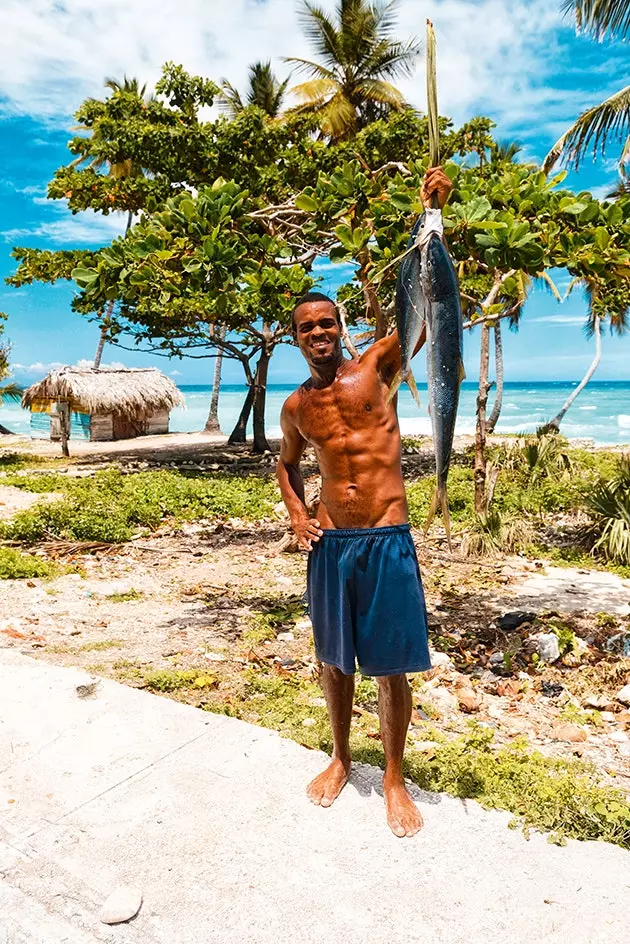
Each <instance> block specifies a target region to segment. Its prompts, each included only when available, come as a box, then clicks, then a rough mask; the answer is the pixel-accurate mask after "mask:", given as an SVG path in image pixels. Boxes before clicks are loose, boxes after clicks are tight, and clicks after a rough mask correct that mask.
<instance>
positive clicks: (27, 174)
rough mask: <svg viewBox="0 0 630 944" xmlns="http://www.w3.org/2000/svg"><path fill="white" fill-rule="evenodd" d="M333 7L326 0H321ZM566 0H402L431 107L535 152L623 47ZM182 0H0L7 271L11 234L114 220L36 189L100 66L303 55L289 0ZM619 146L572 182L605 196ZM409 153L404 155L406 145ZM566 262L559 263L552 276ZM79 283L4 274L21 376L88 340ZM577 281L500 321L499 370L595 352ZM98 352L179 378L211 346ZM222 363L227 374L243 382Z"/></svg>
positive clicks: (281, 360) (236, 67)
mask: <svg viewBox="0 0 630 944" xmlns="http://www.w3.org/2000/svg"><path fill="white" fill-rule="evenodd" d="M322 5H323V6H325V7H328V8H331V7H332V6H333V3H332V2H330V0H325V2H324V3H323V4H322ZM559 6H560V0H432V2H426V3H425V2H422V3H421V2H419V0H401V3H400V5H399V7H400V17H399V22H400V27H399V31H398V32H399V35H400V36H401V37H405V36H408V35H412V34H414V33H415V34H419V33H420V34H421V33H422V31H423V24H424V21H425V18H426V16H429V17H431V19H432V20H433V22H434V24H435V27H436V32H437V37H438V72H439V75H438V81H439V98H440V108H441V111H442V113H443V114H448V115H450V116H451V117H452V118H453V119H454V120H455V121H456V122H462V121H464V120H466V119H467V118H470V117H472V116H474V115H476V114H486V115H489V116H490V117H492V118H493V119H494V120H495V121H496V123H497V126H498V128H497V134H498V136H499V137H500V138H504V139H508V140H513V139H518V140H519V141H521V142H522V143H523V145H524V149H525V150H524V154H525V156H526V157H527V158H531V159H538V160H539V159H541V158H542V157H543V156H544V154H545V153H546V152H547V150H548V149H549V148H550V146H551V145H552V144H553V143H554V141H555V140H556V139H557V138H558V137H559V135H560V134H561V133H562V131H563V130H565V128H566V127H567V126H568V124H569V123H570V122H571V120H572V119H573V118H575V116H576V115H577V114H578V113H579V112H580V111H581V110H583V109H584V108H585V107H587V106H588V105H589V104H594V103H596V102H598V101H601V99H602V98H604V97H605V96H606V95H608V94H610V93H612V92H613V91H615V90H616V89H618V88H619V87H620V86H621V85H623V84H624V76H625V75H627V72H628V50H627V47H624V46H623V45H622V44H612V45H611V44H609V43H604V44H597V43H595V42H593V41H592V40H590V39H587V38H584V37H580V36H576V35H575V31H574V30H573V28H572V27H571V24H570V23H569V22H568V21H566V20H563V19H562V18H561V16H560V14H559V10H558V8H559ZM216 7H217V5H216V4H208V3H207V2H205V0H181V2H179V3H178V15H177V17H176V18H174V17H173V7H172V4H170V3H168V2H167V0H134V2H133V3H122V2H121V0H100V2H99V3H96V0H65V2H63V3H61V2H60V3H55V4H47V3H42V2H41V0H5V3H3V27H4V29H3V35H2V36H1V37H0V89H2V92H1V93H0V278H4V277H5V276H6V275H8V274H9V273H10V272H11V271H12V270H13V268H14V263H13V260H12V259H11V258H10V257H9V253H10V250H11V247H12V246H14V245H25V246H39V247H42V248H59V249H61V248H70V247H73V246H85V247H91V246H99V245H103V244H104V243H106V242H108V241H109V240H110V239H111V238H112V237H113V236H114V235H116V234H117V233H118V232H120V230H121V228H122V225H123V221H122V219H120V218H118V217H117V216H116V215H112V216H110V217H101V216H95V215H93V214H80V215H77V216H73V215H72V214H70V213H69V211H68V210H67V208H66V207H65V206H64V205H63V202H54V201H49V200H47V199H46V197H45V190H46V183H47V182H48V180H49V179H50V178H51V176H52V174H53V173H54V171H55V169H56V168H57V167H58V166H60V165H61V164H64V163H67V162H68V161H69V159H70V156H69V152H68V151H67V148H66V144H67V141H68V139H69V137H70V134H71V128H72V125H73V119H72V113H73V111H74V110H75V109H76V108H77V107H78V105H79V104H80V102H81V101H82V100H83V98H85V97H86V96H87V95H100V94H102V83H103V80H104V79H105V77H106V76H115V77H122V75H123V74H125V73H126V74H128V75H134V76H138V77H139V78H140V79H141V80H142V81H146V82H148V83H149V84H151V83H152V82H153V81H155V79H156V78H157V76H158V74H159V69H160V66H161V64H162V63H163V62H164V61H166V60H174V61H176V62H181V63H182V64H183V65H184V66H185V67H186V68H188V69H189V70H190V71H194V72H197V73H201V74H205V75H207V76H209V77H210V78H213V79H215V80H218V79H219V78H221V77H222V76H227V77H228V78H230V80H231V81H232V82H233V83H234V84H236V85H240V86H242V85H243V83H244V79H245V75H246V71H247V66H248V64H249V63H250V62H252V61H254V60H256V59H260V58H264V57H269V58H271V59H272V60H273V62H274V67H275V68H276V71H277V72H278V73H279V74H280V75H283V74H285V73H286V70H287V66H286V65H284V64H283V63H282V61H281V57H282V55H298V56H300V55H303V56H306V57H308V56H309V49H308V46H307V45H306V43H305V40H304V39H303V37H302V35H301V33H300V29H299V24H298V22H297V17H296V2H295V0H232V2H231V3H230V4H229V5H226V4H222V5H221V10H217V8H216ZM400 84H401V87H402V88H403V90H404V92H405V94H406V95H407V97H408V99H409V101H411V102H412V103H414V104H416V105H418V106H420V107H421V106H422V104H423V91H424V65H423V63H422V62H421V63H419V66H418V70H417V72H416V74H415V75H414V76H412V77H411V78H409V79H405V80H404V81H403V82H401V83H400ZM614 157H615V148H614V147H611V149H610V152H609V154H608V155H607V157H606V158H605V159H603V160H602V159H599V160H598V161H597V162H596V163H593V162H591V161H588V162H587V163H586V164H585V166H584V168H583V170H582V171H581V172H580V174H579V176H578V175H575V174H573V175H571V176H570V177H569V179H568V181H567V183H568V184H569V185H571V186H573V187H574V188H576V189H587V188H588V189H591V190H592V191H593V192H594V193H595V194H596V195H598V196H604V195H605V194H606V193H607V192H608V190H610V188H611V187H612V186H613V185H614V182H615V178H616V169H615V162H614ZM401 158H403V159H404V155H401ZM322 274H323V275H324V283H323V287H324V288H325V290H327V291H331V292H334V288H335V285H336V284H337V281H338V279H337V276H336V274H335V271H334V270H332V269H331V267H330V266H324V268H323V270H322ZM567 281H568V280H567V278H566V275H565V274H563V273H558V282H559V284H560V287H563V286H565V287H566V283H567ZM72 291H73V290H72V287H71V286H69V285H68V284H67V283H60V284H58V285H55V286H37V285H35V286H30V287H25V288H22V289H20V290H15V289H11V288H9V287H7V286H4V284H3V283H2V284H0V310H3V311H6V312H7V313H8V315H9V322H8V327H7V333H8V335H9V338H10V340H11V342H12V347H13V361H14V363H15V365H16V368H15V373H16V376H17V377H18V379H20V380H22V381H29V380H32V379H35V378H36V377H38V376H41V375H42V374H43V373H44V372H45V370H46V369H47V368H48V367H49V366H50V365H52V364H60V363H77V362H79V361H80V360H82V359H89V358H91V357H92V356H93V353H94V349H95V346H96V340H97V334H98V332H97V329H96V326H95V325H94V324H91V323H90V322H88V321H87V320H85V319H82V318H81V317H80V316H79V315H75V314H73V313H72V312H71V311H70V299H71V297H72ZM585 310H586V307H585V303H584V299H583V297H582V295H581V293H580V292H577V291H576V292H574V293H573V295H572V296H571V297H570V298H569V299H568V300H567V301H566V302H564V303H563V304H562V305H559V304H558V303H557V302H556V301H555V300H554V299H553V298H552V296H551V295H550V294H549V293H548V291H546V290H545V289H543V288H536V289H535V290H534V292H533V293H532V296H531V298H530V300H529V301H528V303H527V307H526V311H525V314H524V317H523V323H522V327H521V329H520V332H519V333H518V334H517V335H514V334H512V333H509V332H506V338H505V365H506V379H508V380H520V379H523V380H529V379H539V380H573V379H577V378H579V377H580V376H581V375H582V374H583V373H584V371H585V369H586V367H587V366H588V364H589V362H590V360H591V357H592V350H591V349H592V342H589V341H588V340H587V339H586V338H585V337H584V335H583V332H582V329H581V326H582V324H583V321H584V315H585ZM476 352H477V343H476V339H473V338H470V340H469V341H468V344H467V354H466V361H467V364H466V366H467V373H468V377H469V378H471V379H472V378H474V377H475V376H476V373H477V366H476V363H475V361H476ZM105 360H106V361H107V362H124V363H126V364H128V365H138V366H140V365H145V364H156V365H157V366H159V367H160V368H161V369H163V370H165V371H166V372H167V373H171V374H172V375H173V376H174V378H175V379H176V380H177V381H178V382H180V383H203V382H209V379H210V378H211V376H212V362H211V361H189V360H182V361H179V360H172V361H167V360H165V359H163V358H158V357H154V356H151V355H143V354H140V353H138V352H127V351H121V350H119V349H116V348H113V347H110V348H108V349H107V351H106V355H105ZM629 363H630V337H628V338H623V339H618V338H616V337H612V338H611V337H609V336H608V335H606V336H605V338H604V344H603V357H602V363H601V365H600V368H599V371H598V374H597V378H598V379H601V380H604V379H627V378H628V368H627V365H628V364H629ZM241 376H242V375H241V371H240V367H238V365H234V364H228V365H227V367H226V381H228V382H239V381H240V380H241ZM303 376H304V368H303V366H302V364H301V362H300V357H299V355H298V354H297V352H296V351H295V350H294V349H292V348H289V347H286V348H281V349H280V350H279V351H278V352H277V354H276V355H275V356H274V360H273V361H272V369H271V377H270V380H271V382H289V381H293V380H295V381H299V380H301V379H302V378H303Z"/></svg>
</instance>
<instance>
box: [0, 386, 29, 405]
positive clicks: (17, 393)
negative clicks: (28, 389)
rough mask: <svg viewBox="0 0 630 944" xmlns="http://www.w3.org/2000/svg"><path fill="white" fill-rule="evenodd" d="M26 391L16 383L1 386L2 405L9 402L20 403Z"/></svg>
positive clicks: (0, 398)
mask: <svg viewBox="0 0 630 944" xmlns="http://www.w3.org/2000/svg"><path fill="white" fill-rule="evenodd" d="M23 393H24V390H23V389H22V387H20V386H18V384H15V383H6V384H2V385H0V403H2V402H3V401H5V400H6V401H7V402H8V403H19V402H20V400H21V399H22V394H23Z"/></svg>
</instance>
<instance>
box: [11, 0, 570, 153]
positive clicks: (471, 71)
mask: <svg viewBox="0 0 630 944" xmlns="http://www.w3.org/2000/svg"><path fill="white" fill-rule="evenodd" d="M322 5H323V6H324V7H325V8H326V9H328V10H332V9H333V8H334V6H336V0H322ZM298 7H299V4H298V2H297V0H262V2H261V0H232V2H231V3H225V4H218V3H216V2H215V3H208V2H206V0H180V2H179V3H178V5H177V15H176V16H174V15H173V5H172V3H170V2H168V0H133V2H132V3H129V2H128V0H100V2H99V3H96V0H65V2H64V3H63V4H61V3H50V2H49V0H5V2H4V3H3V31H2V36H1V37H0V87H2V89H3V95H4V97H5V106H4V107H5V110H7V111H9V112H12V113H26V114H31V115H35V116H38V117H40V118H44V119H47V120H53V121H55V122H56V123H59V122H60V121H61V122H63V123H64V124H66V125H67V124H69V119H70V115H71V113H72V112H73V111H74V110H75V109H76V107H77V106H78V105H79V104H80V102H81V101H82V100H83V98H85V97H86V95H95V94H98V95H102V94H103V81H104V79H105V77H106V76H114V77H116V78H122V76H123V75H124V74H127V75H129V76H137V77H138V78H140V79H141V80H142V81H143V82H147V83H148V84H149V85H151V84H153V83H154V82H155V80H156V79H157V78H158V76H159V72H160V67H161V65H162V64H163V63H164V62H165V61H167V60H173V61H175V62H180V63H182V64H183V65H184V66H185V68H187V69H188V70H190V71H191V72H198V73H200V74H202V75H207V76H210V77H211V78H214V79H215V80H218V79H220V78H221V77H222V76H228V77H229V78H230V80H231V81H232V82H233V83H234V84H235V85H237V86H238V87H242V85H243V84H244V82H245V79H246V74H247V67H248V65H249V64H250V63H251V62H253V61H255V60H257V59H260V58H270V59H271V60H272V61H273V63H274V68H275V69H276V71H277V72H278V73H279V74H280V75H286V74H287V73H288V71H289V68H290V67H289V66H288V65H287V64H285V63H283V62H282V56H283V55H287V54H288V55H293V56H298V57H300V56H303V57H306V58H309V57H310V56H312V54H313V53H312V49H311V48H310V47H309V44H308V43H307V41H306V39H305V37H304V35H303V32H302V30H301V29H300V25H299V22H298ZM559 7H560V3H559V2H557V3H556V2H553V3H549V0H426V2H425V3H424V4H422V5H420V4H419V3H418V0H401V3H400V5H399V21H398V27H397V30H396V33H397V35H399V36H401V37H405V36H407V35H419V36H421V37H422V35H423V34H424V24H425V17H426V16H429V17H431V19H432V20H433V22H434V24H435V28H436V33H437V39H438V79H439V97H440V105H441V109H442V111H443V113H445V114H451V115H453V117H454V118H455V120H457V121H461V120H462V119H464V118H467V117H470V116H471V114H475V113H481V112H486V113H489V114H490V115H492V116H494V117H496V118H498V119H499V121H500V122H501V125H502V130H504V131H505V132H506V133H509V132H510V131H511V130H512V129H518V128H519V127H531V126H532V125H533V124H536V123H537V122H539V121H540V119H541V111H543V112H544V114H543V115H542V117H543V119H544V121H545V122H555V124H556V125H557V129H558V133H559V132H560V131H561V130H563V128H564V127H566V123H567V121H568V120H569V119H570V118H572V117H574V116H575V114H576V113H577V111H579V109H580V108H581V107H582V106H583V105H584V103H585V93H584V91H583V90H582V89H580V88H579V84H578V79H577V77H576V83H575V84H574V86H573V88H571V89H563V90H562V92H559V91H557V90H554V89H553V88H551V87H549V83H548V82H546V78H547V77H548V76H549V75H550V74H551V73H552V72H553V71H554V70H555V69H556V68H557V66H558V49H557V45H556V39H555V30H556V29H557V28H559V27H560V26H561V23H562V21H561V17H560V13H559ZM567 65H570V63H567ZM400 85H401V87H402V88H403V91H404V92H405V93H406V95H407V96H408V98H409V100H410V101H411V102H413V103H414V104H416V105H420V106H422V105H423V104H424V101H425V84H424V64H423V63H420V64H419V67H418V70H417V71H416V73H415V75H414V76H413V77H411V78H409V79H405V80H403V81H401V82H400ZM534 115H535V117H536V121H534V122H533V121H532V117H533V116H534ZM538 127H540V125H538ZM551 137H552V135H550V138H551Z"/></svg>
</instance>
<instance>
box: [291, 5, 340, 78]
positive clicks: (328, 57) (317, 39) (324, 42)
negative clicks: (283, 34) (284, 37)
mask: <svg viewBox="0 0 630 944" xmlns="http://www.w3.org/2000/svg"><path fill="white" fill-rule="evenodd" d="M298 20H299V23H300V26H301V27H302V30H303V32H304V35H305V36H306V38H307V39H308V40H309V42H310V43H311V45H312V46H313V48H314V50H315V52H316V53H317V54H318V55H320V56H321V57H322V58H323V59H324V61H327V62H328V63H329V64H332V65H334V64H335V63H337V62H339V61H340V57H341V55H342V48H341V42H340V36H339V30H338V28H337V26H336V25H335V23H334V21H333V20H332V19H331V18H330V17H329V16H328V14H327V13H326V11H325V10H323V9H322V8H321V7H318V6H315V4H313V3H308V2H305V3H304V6H303V7H302V9H301V10H300V11H299V12H298Z"/></svg>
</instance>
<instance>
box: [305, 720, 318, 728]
mask: <svg viewBox="0 0 630 944" xmlns="http://www.w3.org/2000/svg"><path fill="white" fill-rule="evenodd" d="M302 724H303V725H304V727H305V728H312V727H313V726H314V725H315V724H316V721H315V718H305V719H304V721H303V722H302Z"/></svg>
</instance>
